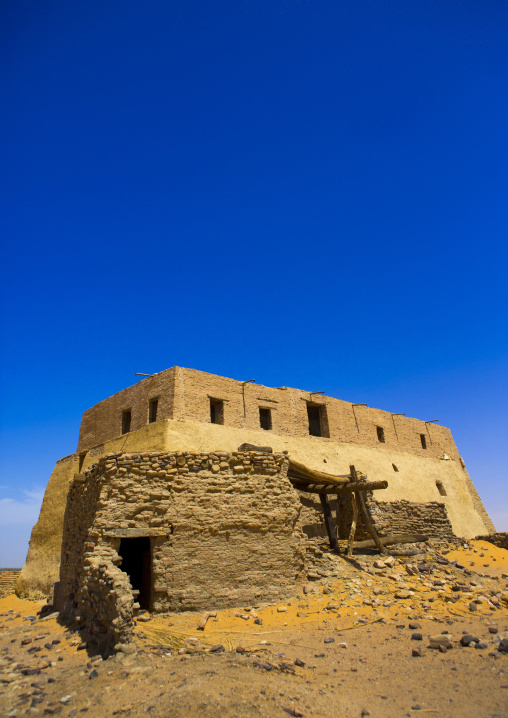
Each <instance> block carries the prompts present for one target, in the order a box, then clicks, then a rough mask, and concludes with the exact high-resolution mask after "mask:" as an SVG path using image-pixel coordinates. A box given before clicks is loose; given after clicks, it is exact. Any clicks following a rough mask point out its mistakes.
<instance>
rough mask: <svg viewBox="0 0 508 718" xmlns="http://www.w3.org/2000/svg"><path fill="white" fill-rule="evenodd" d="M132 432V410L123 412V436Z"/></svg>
mask: <svg viewBox="0 0 508 718" xmlns="http://www.w3.org/2000/svg"><path fill="white" fill-rule="evenodd" d="M130 430H131V410H130V409H127V410H126V411H122V434H128V433H129V431H130Z"/></svg>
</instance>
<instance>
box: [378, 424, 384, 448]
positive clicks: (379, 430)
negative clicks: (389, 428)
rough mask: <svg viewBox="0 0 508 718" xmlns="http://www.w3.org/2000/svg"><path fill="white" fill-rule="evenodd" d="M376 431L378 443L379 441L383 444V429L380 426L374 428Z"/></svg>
mask: <svg viewBox="0 0 508 718" xmlns="http://www.w3.org/2000/svg"><path fill="white" fill-rule="evenodd" d="M376 431H377V439H378V441H380V442H381V443H382V444H384V443H385V430H384V429H383V427H382V426H376Z"/></svg>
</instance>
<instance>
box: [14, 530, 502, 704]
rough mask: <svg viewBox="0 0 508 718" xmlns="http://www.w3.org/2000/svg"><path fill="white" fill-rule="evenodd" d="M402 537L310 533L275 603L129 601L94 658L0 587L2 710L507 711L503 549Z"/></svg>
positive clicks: (75, 636) (74, 632)
mask: <svg viewBox="0 0 508 718" xmlns="http://www.w3.org/2000/svg"><path fill="white" fill-rule="evenodd" d="M415 551H416V553H415ZM407 552H408V547H406V555H396V556H390V557H387V558H386V559H385V558H380V557H379V556H378V555H374V553H373V554H372V555H370V556H369V555H361V556H355V557H354V558H353V559H352V560H349V559H346V558H344V557H342V556H334V555H333V554H331V553H330V551H329V549H328V548H327V547H326V544H325V543H324V542H321V541H315V542H313V544H312V545H311V546H310V553H311V557H312V565H311V568H310V569H309V571H308V576H307V578H308V582H307V583H305V584H304V585H302V586H301V588H300V590H299V592H298V594H297V595H296V596H295V597H294V598H293V599H291V600H289V601H288V602H286V603H285V604H279V605H263V604H261V605H259V606H245V607H241V608H238V609H229V610H223V611H217V612H216V615H214V612H212V613H211V615H203V614H200V615H197V614H192V613H185V614H171V615H165V616H160V615H158V616H149V615H147V614H145V615H141V616H139V617H138V619H137V623H138V626H137V628H136V646H135V649H134V650H133V651H132V652H130V653H120V654H117V655H116V656H112V657H110V658H108V659H106V660H103V658H102V657H101V656H95V655H94V654H93V650H92V649H91V648H89V647H87V646H86V644H84V643H83V641H82V637H81V636H80V634H79V630H78V628H79V627H78V626H75V625H74V626H66V625H64V624H63V623H60V622H59V620H58V615H57V614H56V615H55V614H51V615H49V616H47V617H45V618H42V619H41V618H40V615H39V614H38V612H39V611H40V609H41V607H42V603H40V602H39V603H36V602H29V601H24V600H21V599H18V598H16V597H15V596H12V595H11V596H9V597H6V598H3V599H0V711H1V715H2V716H22V715H23V716H24V715H34V716H38V715H40V716H43V715H53V714H60V715H62V716H81V715H83V716H85V715H86V716H93V717H94V718H95V716H98V717H100V716H111V715H126V716H127V715H129V716H141V715H145V714H149V715H150V716H157V717H159V716H160V717H161V718H162V717H166V716H169V715H171V716H177V717H178V716H182V717H183V716H189V715H201V714H206V715H208V716H221V717H228V716H231V717H233V716H234V717H236V716H281V717H282V716H284V715H292V716H329V715H334V716H338V717H342V716H345V717H346V716H347V717H349V716H351V717H355V718H356V717H358V718H360V717H361V716H369V715H370V716H373V717H374V716H376V717H379V718H397V717H398V716H413V715H415V716H416V715H419V714H420V713H429V714H436V715H439V716H440V718H449V717H450V718H451V717H453V718H469V717H471V718H473V717H474V718H487V717H490V718H494V717H496V718H501V717H505V716H508V551H505V550H503V549H498V548H496V547H495V546H492V545H491V544H489V543H487V542H471V543H470V544H468V545H462V544H458V543H457V544H450V545H448V546H446V545H442V544H441V545H437V544H425V545H422V546H420V547H418V548H416V549H413V551H411V550H410V549H409V552H410V553H412V554H413V555H407Z"/></svg>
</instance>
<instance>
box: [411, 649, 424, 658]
mask: <svg viewBox="0 0 508 718" xmlns="http://www.w3.org/2000/svg"><path fill="white" fill-rule="evenodd" d="M411 656H412V657H413V658H421V657H422V649H421V648H413V649H412V651H411Z"/></svg>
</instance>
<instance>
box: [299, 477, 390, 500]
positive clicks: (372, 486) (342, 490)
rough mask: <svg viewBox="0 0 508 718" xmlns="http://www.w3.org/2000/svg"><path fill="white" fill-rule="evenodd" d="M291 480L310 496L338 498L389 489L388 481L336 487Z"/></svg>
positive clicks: (356, 482) (357, 482)
mask: <svg viewBox="0 0 508 718" xmlns="http://www.w3.org/2000/svg"><path fill="white" fill-rule="evenodd" d="M289 480H290V481H291V483H292V484H293V486H294V487H295V489H298V490H299V491H307V492H308V493H310V494H337V495H338V496H341V495H344V494H352V493H353V492H354V491H377V490H378V489H386V488H387V487H388V481H355V482H351V483H349V484H343V485H341V486H335V485H333V484H316V483H309V482H306V481H304V480H303V479H293V478H292V477H289Z"/></svg>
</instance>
